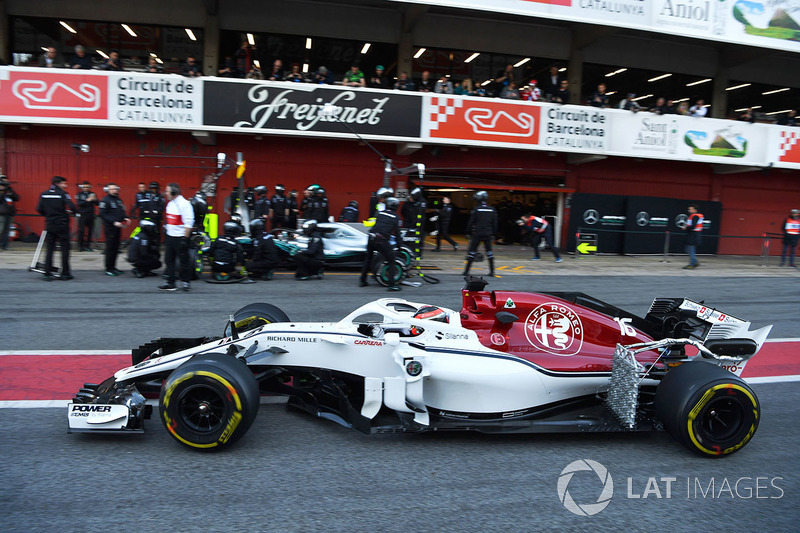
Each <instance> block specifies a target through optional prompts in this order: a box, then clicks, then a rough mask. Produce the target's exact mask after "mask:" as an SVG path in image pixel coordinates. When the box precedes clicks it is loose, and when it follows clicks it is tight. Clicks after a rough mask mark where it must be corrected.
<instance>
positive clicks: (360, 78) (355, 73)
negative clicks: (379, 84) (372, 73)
mask: <svg viewBox="0 0 800 533" xmlns="http://www.w3.org/2000/svg"><path fill="white" fill-rule="evenodd" d="M342 85H344V86H345V87H366V86H367V82H366V80H365V79H364V73H363V72H361V69H360V68H358V63H354V64H353V65H351V66H350V70H348V71H347V72H345V74H344V79H342Z"/></svg>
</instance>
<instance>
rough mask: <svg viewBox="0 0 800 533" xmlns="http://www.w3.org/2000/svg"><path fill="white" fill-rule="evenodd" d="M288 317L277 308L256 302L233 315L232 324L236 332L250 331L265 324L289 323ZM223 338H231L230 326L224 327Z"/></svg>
mask: <svg viewBox="0 0 800 533" xmlns="http://www.w3.org/2000/svg"><path fill="white" fill-rule="evenodd" d="M289 321H290V320H289V316H288V315H287V314H286V313H284V312H283V310H281V309H280V308H279V307H277V306H274V305H272V304H268V303H264V302H256V303H252V304H249V305H246V306H244V307H242V308H241V309H239V310H238V311H236V312H235V313H234V314H233V322H234V325H235V326H236V331H238V332H239V333H242V332H243V331H250V330H251V329H256V328H258V327H261V326H263V325H265V324H275V323H277V322H289ZM224 334H225V337H230V336H231V328H230V324H228V325H227V326H225V332H224Z"/></svg>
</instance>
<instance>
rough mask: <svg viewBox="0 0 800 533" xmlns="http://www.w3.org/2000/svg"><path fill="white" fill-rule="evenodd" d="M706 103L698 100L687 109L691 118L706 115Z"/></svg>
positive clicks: (700, 99)
mask: <svg viewBox="0 0 800 533" xmlns="http://www.w3.org/2000/svg"><path fill="white" fill-rule="evenodd" d="M705 104H706V101H705V100H703V99H702V98H698V99H697V101H696V102H695V104H694V105H693V106H692V107H690V108H689V115H690V116H693V117H704V116H706V114H707V113H708V107H707V106H706V105H705Z"/></svg>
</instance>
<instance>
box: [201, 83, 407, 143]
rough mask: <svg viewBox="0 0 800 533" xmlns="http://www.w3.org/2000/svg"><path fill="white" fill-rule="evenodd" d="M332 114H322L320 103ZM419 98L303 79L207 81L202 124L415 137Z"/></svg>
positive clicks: (243, 129)
mask: <svg viewBox="0 0 800 533" xmlns="http://www.w3.org/2000/svg"><path fill="white" fill-rule="evenodd" d="M326 104H331V105H332V106H334V109H335V110H336V113H335V115H334V116H326V115H325V113H322V112H321V111H322V109H323V106H325V105H326ZM421 106H422V100H421V98H419V97H416V96H411V95H408V93H399V92H398V93H393V92H388V91H371V90H366V89H355V90H348V89H344V88H342V89H337V88H329V87H324V86H321V85H311V84H305V83H291V82H279V83H268V82H267V83H264V82H257V83H252V82H231V81H228V82H225V81H217V82H214V83H208V84H206V88H205V113H204V123H205V125H206V126H221V127H225V128H233V129H237V130H242V131H248V130H249V131H254V132H269V131H271V130H280V131H287V132H296V133H306V134H307V133H309V132H315V133H323V132H325V133H339V134H342V133H352V132H353V131H355V132H357V133H359V134H360V135H368V136H390V137H403V138H418V137H419V134H420V133H419V132H420V116H421Z"/></svg>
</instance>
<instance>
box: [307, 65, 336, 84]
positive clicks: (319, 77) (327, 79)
mask: <svg viewBox="0 0 800 533" xmlns="http://www.w3.org/2000/svg"><path fill="white" fill-rule="evenodd" d="M311 83H317V84H320V85H333V83H334V78H333V72H331V71H330V70H328V69H327V67H319V68H318V69H317V71H316V72H315V73H314V75H313V76H312V77H311Z"/></svg>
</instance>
